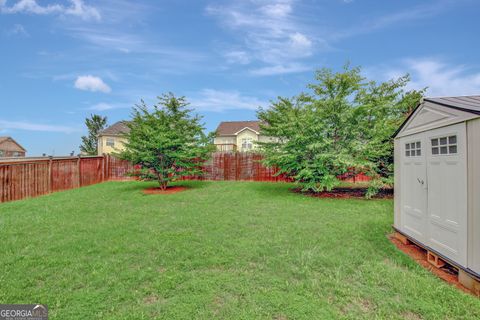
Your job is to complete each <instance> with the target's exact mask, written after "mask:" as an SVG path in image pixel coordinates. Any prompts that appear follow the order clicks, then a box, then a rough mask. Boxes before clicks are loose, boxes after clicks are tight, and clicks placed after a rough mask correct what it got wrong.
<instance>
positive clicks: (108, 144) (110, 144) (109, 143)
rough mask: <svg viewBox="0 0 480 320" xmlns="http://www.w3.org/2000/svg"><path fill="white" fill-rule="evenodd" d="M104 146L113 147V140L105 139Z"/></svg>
mask: <svg viewBox="0 0 480 320" xmlns="http://www.w3.org/2000/svg"><path fill="white" fill-rule="evenodd" d="M106 145H107V146H108V147H115V139H113V138H107V143H106Z"/></svg>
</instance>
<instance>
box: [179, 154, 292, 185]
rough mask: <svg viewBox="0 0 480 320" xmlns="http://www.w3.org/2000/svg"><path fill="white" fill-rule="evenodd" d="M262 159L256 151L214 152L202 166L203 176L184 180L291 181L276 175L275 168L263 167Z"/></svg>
mask: <svg viewBox="0 0 480 320" xmlns="http://www.w3.org/2000/svg"><path fill="white" fill-rule="evenodd" d="M262 159H263V157H262V155H260V154H257V153H247V152H215V153H213V154H212V156H211V158H210V159H209V160H207V161H206V162H205V163H204V165H203V166H202V170H203V172H204V175H203V176H200V177H185V178H184V180H214V181H223V180H244V181H291V180H290V179H288V178H285V177H284V176H283V175H279V176H277V175H276V173H277V172H278V170H277V169H275V168H268V167H265V166H264V165H263V164H262V163H261V160H262Z"/></svg>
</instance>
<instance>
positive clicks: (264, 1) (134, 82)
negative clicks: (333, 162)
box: [0, 0, 480, 155]
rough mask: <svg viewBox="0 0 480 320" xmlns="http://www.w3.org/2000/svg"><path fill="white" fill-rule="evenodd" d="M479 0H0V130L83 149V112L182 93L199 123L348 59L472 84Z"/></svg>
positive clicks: (460, 88) (41, 144) (466, 86)
mask: <svg viewBox="0 0 480 320" xmlns="http://www.w3.org/2000/svg"><path fill="white" fill-rule="evenodd" d="M479 10H480V3H479V2H478V1H475V0H456V1H453V0H452V1H447V0H425V1H418V0H417V1H412V0H402V1H400V0H398V1H393V0H392V1H373V0H370V1H368V0H304V1H302V0H244V1H234V0H225V1H219V0H211V1H192V0H190V1H183V0H166V1H160V0H159V1H125V0H96V1H88V0H83V1H82V0H67V1H61V0H52V1H41V0H37V1H35V0H20V1H18V0H7V1H5V0H0V44H1V45H0V58H1V59H0V110H1V112H0V135H1V136H4V135H10V136H12V137H14V139H16V140H17V141H19V142H20V143H21V144H22V145H24V146H25V147H26V149H27V150H28V155H40V154H42V153H47V154H52V153H54V154H55V155H65V154H67V153H69V152H71V151H75V152H78V146H79V144H80V136H81V135H83V134H85V133H86V132H85V129H84V124H83V122H84V119H85V117H87V116H88V115H90V114H91V113H97V114H101V115H106V116H107V117H108V120H109V123H110V124H111V123H114V122H115V121H118V120H122V119H128V118H129V115H130V111H131V107H132V106H133V105H134V104H135V103H138V102H139V100H140V99H144V100H145V101H147V102H148V103H152V102H153V101H154V100H155V97H156V96H157V95H159V94H161V93H163V92H168V91H172V92H174V93H176V94H177V95H185V96H186V97H187V99H188V100H189V101H190V102H191V104H192V107H194V108H195V109H196V111H197V112H198V113H200V114H202V115H203V116H204V120H205V123H206V127H207V129H208V130H214V129H215V128H216V126H217V125H218V123H219V122H220V121H222V120H251V119H255V110H256V109H257V107H258V106H268V103H269V101H271V100H272V99H275V98H276V97H277V96H292V95H295V94H298V93H299V92H301V91H305V90H306V89H305V87H306V85H307V84H308V83H309V82H311V81H312V80H313V76H314V71H315V70H316V69H318V68H322V67H329V68H333V69H335V70H338V69H340V68H341V67H342V65H344V64H345V63H346V62H347V61H349V62H350V63H351V64H352V65H354V66H362V67H363V72H364V74H365V75H366V76H368V77H369V78H372V79H376V80H386V79H389V78H391V77H395V76H399V75H402V74H405V73H410V74H411V77H412V82H411V83H410V85H409V87H410V88H422V87H425V86H428V87H429V90H428V93H427V95H429V96H449V95H469V94H480V61H479V59H478V57H479V53H480V50H479V49H480V42H479V41H478V33H479V31H480V22H479V19H478V13H479Z"/></svg>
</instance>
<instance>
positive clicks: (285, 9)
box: [260, 2, 292, 18]
mask: <svg viewBox="0 0 480 320" xmlns="http://www.w3.org/2000/svg"><path fill="white" fill-rule="evenodd" d="M260 11H262V12H263V13H264V14H265V15H267V16H269V17H275V18H282V17H286V16H287V15H288V14H290V13H291V12H292V5H291V4H290V3H288V2H286V3H273V4H267V5H265V6H263V7H260Z"/></svg>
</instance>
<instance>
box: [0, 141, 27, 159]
mask: <svg viewBox="0 0 480 320" xmlns="http://www.w3.org/2000/svg"><path fill="white" fill-rule="evenodd" d="M26 152H27V150H25V148H24V147H22V146H21V145H20V144H19V143H18V142H17V141H15V140H13V139H12V138H11V137H0V158H6V157H25V153H26Z"/></svg>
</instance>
